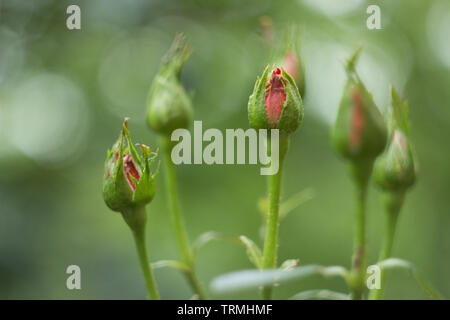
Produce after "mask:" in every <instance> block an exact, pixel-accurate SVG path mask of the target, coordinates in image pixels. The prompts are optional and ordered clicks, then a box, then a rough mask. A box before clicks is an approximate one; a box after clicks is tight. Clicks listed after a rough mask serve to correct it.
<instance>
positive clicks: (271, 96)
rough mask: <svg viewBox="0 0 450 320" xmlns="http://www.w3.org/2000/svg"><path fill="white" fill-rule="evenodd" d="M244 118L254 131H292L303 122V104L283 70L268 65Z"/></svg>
mask: <svg viewBox="0 0 450 320" xmlns="http://www.w3.org/2000/svg"><path fill="white" fill-rule="evenodd" d="M248 119H249V122H250V126H251V127H252V128H255V129H279V130H280V131H282V132H284V133H288V134H289V133H291V132H293V131H295V130H296V129H297V128H298V126H299V125H300V123H301V122H302V120H303V102H302V98H301V96H300V93H299V92H298V88H297V85H296V84H295V81H294V79H292V77H291V76H290V75H289V74H288V73H287V72H286V71H285V70H284V69H280V68H278V67H273V68H272V69H270V68H269V66H267V67H266V69H265V70H264V73H263V75H262V76H261V78H258V79H257V80H256V84H255V88H254V89H253V93H252V94H251V96H250V98H249V101H248Z"/></svg>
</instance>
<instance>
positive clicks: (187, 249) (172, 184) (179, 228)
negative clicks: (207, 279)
mask: <svg viewBox="0 0 450 320" xmlns="http://www.w3.org/2000/svg"><path fill="white" fill-rule="evenodd" d="M160 145H161V148H162V151H163V159H162V161H163V166H164V177H165V185H166V194H167V201H168V204H169V209H170V213H171V219H172V224H173V227H174V229H175V237H176V241H177V245H178V249H179V251H180V255H181V259H182V261H183V263H184V264H186V265H187V266H189V269H190V270H189V271H188V272H186V276H187V278H188V281H189V283H190V285H191V287H192V289H193V290H194V291H195V292H196V293H197V294H198V297H199V299H201V300H204V299H206V298H207V296H206V292H205V289H204V288H203V285H202V284H201V282H200V280H199V279H198V277H197V274H196V272H195V259H194V254H193V251H192V248H191V245H190V243H189V239H188V236H187V232H186V227H185V223H184V219H183V216H182V214H181V210H180V205H179V202H178V188H177V178H176V171H175V165H174V164H173V162H172V158H171V151H172V146H173V144H172V142H171V141H170V139H169V137H166V136H161V138H160Z"/></svg>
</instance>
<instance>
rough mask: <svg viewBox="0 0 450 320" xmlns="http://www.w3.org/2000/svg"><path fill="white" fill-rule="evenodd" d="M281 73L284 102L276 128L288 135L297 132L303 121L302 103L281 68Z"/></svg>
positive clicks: (295, 89) (288, 76)
mask: <svg viewBox="0 0 450 320" xmlns="http://www.w3.org/2000/svg"><path fill="white" fill-rule="evenodd" d="M281 73H282V76H283V78H282V79H285V80H284V83H283V85H284V88H285V94H286V101H285V103H284V106H283V109H282V110H281V115H280V119H279V120H278V124H277V128H278V129H280V130H282V131H285V132H286V133H288V134H289V133H292V132H294V131H295V130H297V128H298V127H299V126H300V124H301V123H302V121H303V101H302V97H301V96H300V93H299V91H298V88H297V85H296V83H295V81H294V79H293V78H292V77H291V75H290V74H289V73H287V72H286V71H285V70H284V69H283V68H282V69H281Z"/></svg>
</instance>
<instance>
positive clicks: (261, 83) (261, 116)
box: [248, 65, 271, 129]
mask: <svg viewBox="0 0 450 320" xmlns="http://www.w3.org/2000/svg"><path fill="white" fill-rule="evenodd" d="M269 68H270V67H269V65H267V66H266V68H265V69H264V72H263V74H262V76H261V77H257V79H256V83H255V87H254V88H253V93H252V94H251V95H250V97H249V100H248V121H249V123H250V127H252V128H254V129H271V127H270V125H269V119H267V113H266V107H265V96H266V81H267V78H268V75H269Z"/></svg>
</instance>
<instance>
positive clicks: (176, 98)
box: [147, 34, 193, 135]
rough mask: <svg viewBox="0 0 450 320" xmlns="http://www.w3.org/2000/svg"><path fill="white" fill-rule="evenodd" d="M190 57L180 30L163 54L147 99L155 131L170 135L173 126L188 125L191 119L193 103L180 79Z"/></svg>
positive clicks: (182, 126)
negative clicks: (167, 50)
mask: <svg viewBox="0 0 450 320" xmlns="http://www.w3.org/2000/svg"><path fill="white" fill-rule="evenodd" d="M188 57H189V47H188V45H186V44H185V43H184V37H183V36H182V35H181V34H178V35H177V36H176V37H175V40H174V42H173V44H172V47H171V48H170V50H169V52H168V53H167V54H166V56H165V57H164V58H163V61H162V65H161V68H160V70H159V72H158V74H157V75H156V76H155V78H154V80H153V83H152V86H151V88H150V92H149V96H148V99H147V122H148V124H149V125H150V127H151V128H152V129H153V130H155V131H156V132H158V133H160V134H163V135H170V134H171V133H172V131H173V130H175V129H178V128H187V127H188V126H189V124H190V123H191V121H192V116H193V115H192V114H193V111H192V104H191V100H190V98H189V96H188V95H187V93H186V91H185V90H184V88H183V86H182V85H181V83H180V73H181V68H182V67H183V64H184V62H185V61H186V59H187V58H188Z"/></svg>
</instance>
